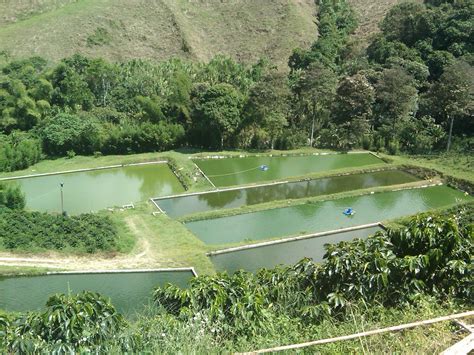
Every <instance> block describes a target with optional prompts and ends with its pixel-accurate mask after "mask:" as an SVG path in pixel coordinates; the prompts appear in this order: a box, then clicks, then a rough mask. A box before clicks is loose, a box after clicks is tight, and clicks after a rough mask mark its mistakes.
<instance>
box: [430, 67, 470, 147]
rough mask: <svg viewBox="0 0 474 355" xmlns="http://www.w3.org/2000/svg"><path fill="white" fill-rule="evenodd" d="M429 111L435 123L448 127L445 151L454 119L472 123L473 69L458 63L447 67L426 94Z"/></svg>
mask: <svg viewBox="0 0 474 355" xmlns="http://www.w3.org/2000/svg"><path fill="white" fill-rule="evenodd" d="M427 99H428V103H429V106H430V109H431V111H432V112H433V114H434V115H435V118H436V120H437V122H441V123H444V124H445V125H449V137H448V145H447V150H448V151H449V149H450V146H451V137H452V133H453V126H454V120H455V119H466V120H471V121H472V112H473V109H474V69H473V67H472V65H469V64H468V63H466V62H463V61H458V62H457V63H455V64H454V65H451V66H449V67H448V68H447V69H446V70H445V72H444V73H443V75H441V77H440V79H439V80H438V81H437V82H436V83H435V84H434V85H433V87H432V88H431V89H430V91H429V92H428V94H427Z"/></svg>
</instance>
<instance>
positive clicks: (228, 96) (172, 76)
mask: <svg viewBox="0 0 474 355" xmlns="http://www.w3.org/2000/svg"><path fill="white" fill-rule="evenodd" d="M318 5H319V13H318V17H319V37H318V39H317V40H316V41H315V42H314V44H313V45H312V46H311V48H310V49H308V50H302V49H296V50H295V51H294V52H293V54H292V55H291V57H290V58H289V66H290V73H289V74H288V75H286V74H284V73H282V72H280V71H277V70H275V69H274V68H273V66H272V64H271V63H269V62H266V61H259V62H258V63H256V64H254V65H245V64H241V63H237V62H235V61H234V60H232V59H229V58H225V57H221V56H218V57H216V58H214V59H213V60H211V61H210V62H209V63H205V64H204V63H193V62H188V61H183V60H178V59H173V60H169V61H165V62H151V61H143V60H132V61H129V62H124V63H117V64H115V63H110V62H108V61H106V60H103V59H90V58H87V57H84V56H81V55H74V56H72V57H70V58H66V59H64V60H62V61H61V62H60V63H59V64H51V63H48V62H47V61H46V60H44V59H42V58H39V57H33V58H30V59H23V60H7V61H5V63H4V64H3V65H2V66H1V68H0V70H1V72H0V112H1V115H0V171H12V170H17V169H22V168H25V167H27V166H29V165H31V164H34V163H35V162H37V161H38V160H39V159H41V157H42V155H47V156H66V155H67V156H74V155H75V154H85V155H89V154H127V153H139V152H148V151H159V150H165V149H171V148H176V147H182V146H195V147H203V148H213V149H222V148H224V147H225V148H259V149H264V148H282V149H286V148H293V147H297V146H302V145H306V144H308V143H309V144H310V145H313V146H317V147H330V148H336V149H349V148H358V147H363V148H367V149H379V150H385V149H387V150H388V151H389V152H391V153H396V152H398V151H399V150H403V151H407V152H411V153H427V152H431V151H432V150H435V149H445V147H446V145H447V144H448V136H449V134H450V132H451V131H452V132H453V133H454V135H455V136H456V137H457V138H456V139H457V140H459V139H460V138H462V137H463V136H465V137H467V138H465V139H464V140H462V141H463V142H464V143H463V144H464V145H463V146H461V149H472V146H471V145H472V134H473V132H474V123H473V120H472V108H473V107H474V105H473V92H474V83H473V77H474V74H473V70H472V68H473V67H472V65H473V62H472V55H473V46H472V42H473V41H472V28H473V26H472V24H473V21H474V16H473V15H474V4H473V2H472V0H468V1H463V2H448V1H436V2H433V1H427V2H426V3H425V4H415V3H403V4H400V5H398V6H396V7H394V8H393V9H392V10H391V11H390V12H389V13H388V15H387V16H386V18H385V19H384V20H383V21H382V23H381V25H380V27H381V33H380V34H379V35H378V36H377V37H376V38H374V39H373V40H372V42H371V43H370V44H369V47H368V49H367V50H366V51H365V50H364V51H361V50H360V49H359V46H357V45H356V44H355V43H354V42H353V41H352V39H351V36H350V35H351V33H352V32H353V31H354V30H355V28H356V22H355V19H354V14H353V12H352V10H351V8H350V7H349V5H348V3H347V2H346V1H345V0H338V1H318ZM459 137H460V138H459Z"/></svg>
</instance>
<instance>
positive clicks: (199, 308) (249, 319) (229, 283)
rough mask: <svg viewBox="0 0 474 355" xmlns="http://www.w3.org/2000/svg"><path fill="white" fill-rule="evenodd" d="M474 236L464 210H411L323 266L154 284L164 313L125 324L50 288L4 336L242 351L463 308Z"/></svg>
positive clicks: (81, 346)
mask: <svg viewBox="0 0 474 355" xmlns="http://www.w3.org/2000/svg"><path fill="white" fill-rule="evenodd" d="M468 215H470V214H468ZM473 237H474V235H473V225H472V223H468V219H466V217H465V216H464V217H463V218H461V219H460V218H458V216H456V215H455V216H450V217H427V216H420V217H416V218H414V219H412V220H410V221H409V222H408V223H407V225H406V226H405V227H403V228H400V229H389V230H387V231H384V232H380V233H377V234H376V235H375V236H373V237H369V238H368V239H367V240H365V241H364V240H355V241H352V242H341V243H339V244H337V245H332V246H329V247H327V253H326V255H325V259H326V260H325V262H323V263H322V264H315V263H313V262H312V261H311V260H307V259H306V260H302V261H301V262H299V263H298V264H296V265H294V266H288V267H277V268H275V269H270V270H265V269H263V270H260V271H259V272H258V273H257V274H251V273H247V272H243V271H241V272H237V273H235V274H234V275H227V274H225V273H224V274H218V275H215V276H200V277H198V278H196V279H194V280H192V281H191V284H190V287H189V288H188V289H180V288H178V287H175V286H172V285H168V286H166V287H164V288H158V289H157V290H155V292H154V297H155V300H156V303H157V306H160V308H159V309H161V311H156V312H155V313H154V315H151V316H150V317H145V318H142V319H140V320H139V321H137V322H135V323H133V324H128V325H127V324H126V323H125V322H124V321H123V319H122V318H121V317H120V316H119V315H117V313H116V311H115V309H113V307H112V306H110V304H108V303H107V302H106V301H105V300H104V299H102V298H100V297H99V296H97V295H93V294H87V293H86V294H82V295H78V296H72V295H70V296H54V297H52V298H51V299H50V300H49V302H48V304H47V309H46V310H44V311H42V312H40V313H35V312H33V313H30V314H29V315H20V316H15V317H5V316H4V317H1V316H0V337H3V341H2V342H0V344H4V347H5V350H7V351H14V352H15V351H24V350H29V351H31V350H32V349H36V350H40V349H41V350H43V351H52V350H58V349H76V350H86V349H90V350H101V351H111V349H115V351H120V350H121V351H132V352H133V351H155V352H157V351H164V350H166V349H167V350H171V349H173V351H176V350H177V349H179V348H183V349H186V347H190V348H189V349H190V350H191V349H194V350H196V349H197V348H195V346H196V347H202V346H204V347H206V348H204V349H202V351H205V349H207V350H208V351H210V350H211V349H214V350H215V349H216V347H218V348H220V349H229V350H237V351H242V350H250V349H251V348H247V347H248V346H257V345H256V344H260V345H258V346H261V344H267V345H268V344H269V345H272V344H275V342H276V343H278V342H280V341H281V339H285V341H294V339H300V341H301V340H304V337H306V339H307V337H315V336H316V335H317V334H320V333H321V329H322V328H318V327H319V326H322V327H327V326H331V327H333V326H334V324H344V322H350V321H351V319H354V317H356V316H357V317H359V315H360V314H361V313H365V321H364V323H365V322H367V321H375V320H377V319H381V318H383V317H386V316H387V314H397V312H398V314H400V313H399V312H400V311H399V310H400V309H403V308H404V309H407V308H408V309H410V310H411V312H417V311H418V312H419V311H420V308H422V307H424V306H423V305H426V302H427V301H428V302H430V307H433V306H434V305H436V304H446V302H448V303H449V302H451V303H452V302H456V303H457V305H458V306H457V307H463V306H465V307H469V306H472V299H473V297H472V296H473V295H472V288H471V286H472V281H473V276H472V275H473V271H474V270H473V265H472V262H471V256H472V254H473V252H474V250H473ZM82 309H84V310H85V312H86V314H84V312H83V311H82ZM89 317H90V318H89ZM73 320H74V321H73ZM93 322H95V323H93ZM339 322H340V323H339ZM391 322H392V324H393V322H399V319H397V318H395V319H392V320H391ZM94 324H95V326H94ZM424 331H426V330H424ZM298 334H299V335H298ZM301 334H303V335H304V337H303V338H302V337H301ZM185 339H186V341H189V344H188V343H185V342H184V340H185ZM193 339H194V342H193ZM242 344H246V345H242ZM0 349H1V348H0Z"/></svg>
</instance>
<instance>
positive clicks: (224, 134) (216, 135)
mask: <svg viewBox="0 0 474 355" xmlns="http://www.w3.org/2000/svg"><path fill="white" fill-rule="evenodd" d="M192 96H193V97H192V100H193V106H194V122H193V124H194V131H195V132H196V133H195V134H196V135H197V136H198V137H199V142H202V144H206V146H207V147H212V148H216V147H219V148H221V149H222V148H223V147H224V144H227V143H228V142H229V139H230V137H231V136H232V135H233V134H234V132H235V131H236V130H237V128H238V127H239V125H240V121H241V111H242V106H243V97H242V95H241V94H240V92H239V91H237V89H235V88H234V87H233V86H232V85H230V84H226V83H222V84H216V85H213V86H207V85H198V86H196V87H195V88H194V90H193V95H192Z"/></svg>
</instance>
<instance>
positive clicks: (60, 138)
mask: <svg viewBox="0 0 474 355" xmlns="http://www.w3.org/2000/svg"><path fill="white" fill-rule="evenodd" d="M40 135H41V137H42V138H43V147H44V150H45V151H46V152H47V153H48V154H51V155H56V156H64V155H66V154H68V152H70V151H74V152H75V153H78V154H92V153H93V152H95V151H97V150H100V147H101V145H102V135H103V133H102V126H101V125H100V124H99V123H98V122H97V121H96V120H94V119H92V118H90V116H87V115H83V116H78V115H72V114H67V113H60V114H58V115H56V116H55V117H53V118H51V119H49V120H48V121H46V122H45V123H44V125H43V127H42V129H41V130H40ZM68 156H69V154H68Z"/></svg>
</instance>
